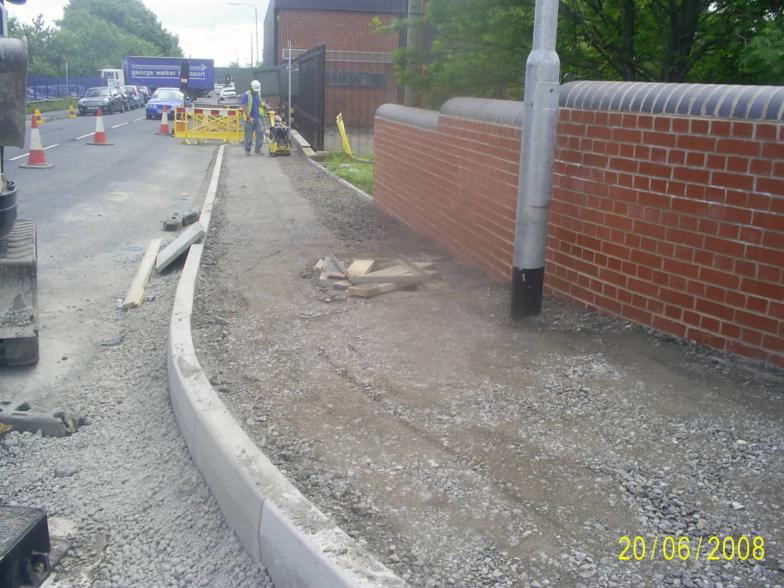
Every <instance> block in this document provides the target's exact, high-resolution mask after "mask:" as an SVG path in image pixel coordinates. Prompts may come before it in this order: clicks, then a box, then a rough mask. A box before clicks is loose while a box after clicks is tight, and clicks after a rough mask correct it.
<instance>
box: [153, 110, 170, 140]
mask: <svg viewBox="0 0 784 588" xmlns="http://www.w3.org/2000/svg"><path fill="white" fill-rule="evenodd" d="M156 134H157V135H167V136H168V135H169V107H168V106H164V107H163V115H161V128H160V129H158V132H157V133H156Z"/></svg>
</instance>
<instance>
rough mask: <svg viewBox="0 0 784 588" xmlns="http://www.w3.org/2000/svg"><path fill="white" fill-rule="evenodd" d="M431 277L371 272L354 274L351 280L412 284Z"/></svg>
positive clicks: (359, 282)
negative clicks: (377, 274)
mask: <svg viewBox="0 0 784 588" xmlns="http://www.w3.org/2000/svg"><path fill="white" fill-rule="evenodd" d="M374 273H375V272H374ZM431 277H432V276H414V275H412V274H403V275H399V276H394V275H393V276H375V275H373V273H370V274H367V275H364V276H353V277H352V278H351V282H352V283H354V284H385V283H386V282H392V283H395V284H400V285H405V284H408V285H409V286H410V285H413V284H419V283H421V282H424V281H425V280H428V279H430V278H431Z"/></svg>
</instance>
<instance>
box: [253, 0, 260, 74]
mask: <svg viewBox="0 0 784 588" xmlns="http://www.w3.org/2000/svg"><path fill="white" fill-rule="evenodd" d="M253 14H254V15H255V16H256V63H254V64H253V66H254V67H258V65H259V8H258V6H256V5H255V4H254V5H253Z"/></svg>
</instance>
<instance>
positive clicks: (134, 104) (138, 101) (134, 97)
mask: <svg viewBox="0 0 784 588" xmlns="http://www.w3.org/2000/svg"><path fill="white" fill-rule="evenodd" d="M123 90H124V91H125V93H126V94H127V95H128V106H130V107H131V110H133V109H136V108H139V107H140V106H144V100H143V99H142V95H141V93H140V92H139V90H138V88H137V87H136V86H123Z"/></svg>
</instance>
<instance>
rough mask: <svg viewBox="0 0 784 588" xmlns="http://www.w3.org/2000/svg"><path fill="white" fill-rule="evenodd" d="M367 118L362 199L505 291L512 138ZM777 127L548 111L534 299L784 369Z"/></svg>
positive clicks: (781, 157) (473, 128) (451, 125)
mask: <svg viewBox="0 0 784 588" xmlns="http://www.w3.org/2000/svg"><path fill="white" fill-rule="evenodd" d="M439 120H440V124H439V127H438V129H437V130H435V131H431V130H425V129H421V128H417V127H413V126H410V125H406V124H402V123H399V122H393V121H390V120H387V119H383V118H377V119H376V131H375V152H376V172H375V173H376V180H375V182H376V183H375V188H374V197H375V201H376V203H377V204H378V205H379V206H380V207H381V208H383V209H384V210H386V211H387V212H389V213H390V214H391V215H393V216H395V217H397V218H399V219H401V220H402V221H403V222H405V223H407V224H409V225H410V226H412V227H413V228H414V229H416V230H417V231H419V232H421V233H423V234H425V235H427V236H428V237H430V238H432V239H433V240H435V241H436V242H438V243H439V244H440V245H442V246H443V247H445V248H446V249H447V250H449V251H450V252H452V253H453V254H455V255H456V256H457V257H459V258H460V259H463V260H465V261H466V262H468V263H471V264H473V265H475V266H477V267H479V268H481V269H482V270H484V271H485V272H486V273H487V274H488V275H490V276H491V277H492V278H493V279H495V280H497V281H498V282H501V283H508V282H509V280H510V277H511V271H512V255H513V244H514V220H515V206H516V200H517V174H518V165H519V150H520V135H521V133H520V130H519V129H517V128H513V127H508V126H502V125H497V124H490V123H485V122H481V121H476V120H469V119H460V118H455V117H450V116H445V115H441V116H440V119H439ZM782 137H784V124H781V123H753V122H745V121H731V120H717V119H707V118H694V117H679V116H673V115H647V114H639V115H638V114H628V113H617V112H610V113H608V112H597V111H587V110H572V109H562V110H561V113H560V120H559V124H558V142H557V152H556V164H555V185H554V190H553V200H552V205H551V208H550V224H549V233H548V250H547V268H546V278H545V287H546V290H547V291H548V292H549V293H551V294H553V295H556V296H559V297H561V298H566V299H569V300H571V301H573V302H575V303H577V304H579V305H581V306H584V307H587V308H591V309H595V310H600V311H602V312H605V313H608V314H611V315H615V316H619V317H622V318H625V319H629V320H632V321H634V322H637V323H640V324H643V325H646V326H650V327H653V328H655V329H657V330H660V331H663V332H667V333H670V334H673V335H675V336H678V337H685V338H688V339H691V340H694V341H697V342H700V343H703V344H706V345H710V346H712V347H716V348H719V349H723V350H727V351H730V352H734V353H738V354H741V355H744V356H747V357H751V358H754V359H758V360H761V361H765V362H767V363H769V364H773V365H777V366H780V367H784V148H783V147H782V145H783V144H784V143H782V140H781V138H782Z"/></svg>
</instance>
